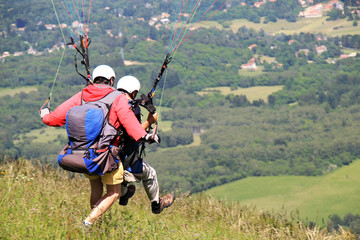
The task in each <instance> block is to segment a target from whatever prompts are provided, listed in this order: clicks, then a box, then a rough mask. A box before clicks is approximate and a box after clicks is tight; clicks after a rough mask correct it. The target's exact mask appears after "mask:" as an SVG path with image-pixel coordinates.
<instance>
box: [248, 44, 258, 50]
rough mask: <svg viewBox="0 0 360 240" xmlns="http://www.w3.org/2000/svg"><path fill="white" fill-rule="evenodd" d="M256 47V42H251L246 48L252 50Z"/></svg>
mask: <svg viewBox="0 0 360 240" xmlns="http://www.w3.org/2000/svg"><path fill="white" fill-rule="evenodd" d="M256 47H257V44H251V45H250V46H248V48H249V49H250V50H253V49H254V48H256Z"/></svg>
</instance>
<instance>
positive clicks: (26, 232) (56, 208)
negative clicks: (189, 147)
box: [0, 160, 354, 240]
mask: <svg viewBox="0 0 360 240" xmlns="http://www.w3.org/2000/svg"><path fill="white" fill-rule="evenodd" d="M160 185H161V183H160ZM89 188H90V187H89V183H88V180H87V179H85V178H84V177H82V176H81V175H80V174H69V173H68V172H65V171H63V170H59V169H58V170H54V169H53V168H51V167H49V166H38V165H35V164H33V163H31V162H30V161H28V160H18V161H16V162H14V161H9V162H7V163H4V162H1V163H0V195H1V200H0V210H1V213H2V214H0V232H1V238H2V239H204V240H207V239H243V240H245V239H248V240H250V239H251V240H252V239H261V240H262V239H280V240H281V239H284V240H285V239H286V240H287V239H299V240H300V239H301V240H302V239H354V236H353V235H352V234H350V233H349V232H348V231H345V230H343V229H341V232H339V233H337V232H332V233H329V232H328V231H327V229H326V228H319V227H315V228H309V227H307V226H306V224H305V223H303V222H299V221H298V219H296V218H294V217H292V218H288V216H286V215H282V214H271V213H268V212H264V211H258V210H256V209H255V208H253V207H246V206H242V205H240V204H238V203H225V202H222V201H218V200H216V199H214V198H212V197H207V196H205V195H196V196H188V195H184V194H181V195H179V194H177V198H176V200H175V202H174V204H173V205H172V207H171V208H168V209H165V210H164V211H163V212H162V213H161V214H160V215H154V214H152V213H151V210H150V202H149V200H148V199H147V197H146V194H145V193H144V191H143V189H142V188H141V187H140V185H137V193H136V194H135V195H134V197H133V198H132V199H130V201H129V204H128V205H127V206H126V207H123V206H120V205H118V204H117V203H115V204H114V205H113V206H112V207H111V208H110V210H109V211H107V212H106V213H104V214H103V215H102V221H98V222H97V223H96V224H95V225H94V226H93V227H92V228H91V229H85V228H84V227H82V225H81V221H82V220H83V219H84V218H85V217H86V216H87V215H88V214H89V212H90V207H89V199H88V198H89Z"/></svg>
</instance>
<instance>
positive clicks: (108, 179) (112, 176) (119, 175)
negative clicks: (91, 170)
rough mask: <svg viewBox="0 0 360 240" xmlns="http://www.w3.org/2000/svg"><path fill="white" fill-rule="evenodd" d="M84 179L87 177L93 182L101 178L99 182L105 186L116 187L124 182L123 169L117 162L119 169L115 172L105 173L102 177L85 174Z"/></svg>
mask: <svg viewBox="0 0 360 240" xmlns="http://www.w3.org/2000/svg"><path fill="white" fill-rule="evenodd" d="M84 175H85V177H87V178H88V179H89V180H95V179H98V178H101V182H102V183H103V184H106V185H117V184H121V183H122V182H123V181H124V168H123V165H122V163H121V161H120V162H119V168H118V169H116V170H115V171H112V172H109V173H105V174H104V175H102V176H101V175H88V174H85V173H84Z"/></svg>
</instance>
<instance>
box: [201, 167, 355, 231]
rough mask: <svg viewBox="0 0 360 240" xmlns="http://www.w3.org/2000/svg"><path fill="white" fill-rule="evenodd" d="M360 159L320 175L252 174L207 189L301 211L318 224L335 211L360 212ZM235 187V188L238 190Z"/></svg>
mask: <svg viewBox="0 0 360 240" xmlns="http://www.w3.org/2000/svg"><path fill="white" fill-rule="evenodd" d="M359 171H360V160H358V161H356V162H354V163H352V164H351V165H349V166H345V167H342V168H340V169H337V170H335V171H334V172H333V173H331V174H329V175H325V176H320V177H304V176H276V177H274V176H271V177H249V178H246V179H243V180H239V181H235V182H231V183H228V184H225V185H223V186H218V187H215V188H213V189H210V190H208V191H206V194H210V195H213V196H214V197H215V198H217V199H223V198H226V199H227V200H228V201H238V202H240V203H241V204H244V205H255V206H257V207H258V208H259V209H264V210H267V211H275V212H278V211H287V212H290V211H293V212H294V211H299V213H300V217H301V218H302V219H310V220H311V221H314V222H316V223H317V224H322V221H323V219H324V220H325V222H326V221H327V219H328V217H329V216H330V215H332V214H338V215H339V216H341V217H343V216H344V215H346V214H347V213H353V214H360V210H359V209H360V195H359V192H360V174H359ZM235 189H236V191H235Z"/></svg>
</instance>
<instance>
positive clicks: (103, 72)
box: [92, 65, 115, 81]
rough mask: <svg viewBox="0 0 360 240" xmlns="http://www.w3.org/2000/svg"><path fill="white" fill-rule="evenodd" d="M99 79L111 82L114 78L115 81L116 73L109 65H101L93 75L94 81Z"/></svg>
mask: <svg viewBox="0 0 360 240" xmlns="http://www.w3.org/2000/svg"><path fill="white" fill-rule="evenodd" d="M97 77H103V78H106V79H107V80H110V79H111V78H112V77H113V78H114V79H115V72H114V70H113V69H112V68H111V67H109V66H108V65H99V66H97V67H96V68H95V69H94V71H93V73H92V80H93V81H94V80H95V78H97Z"/></svg>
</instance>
